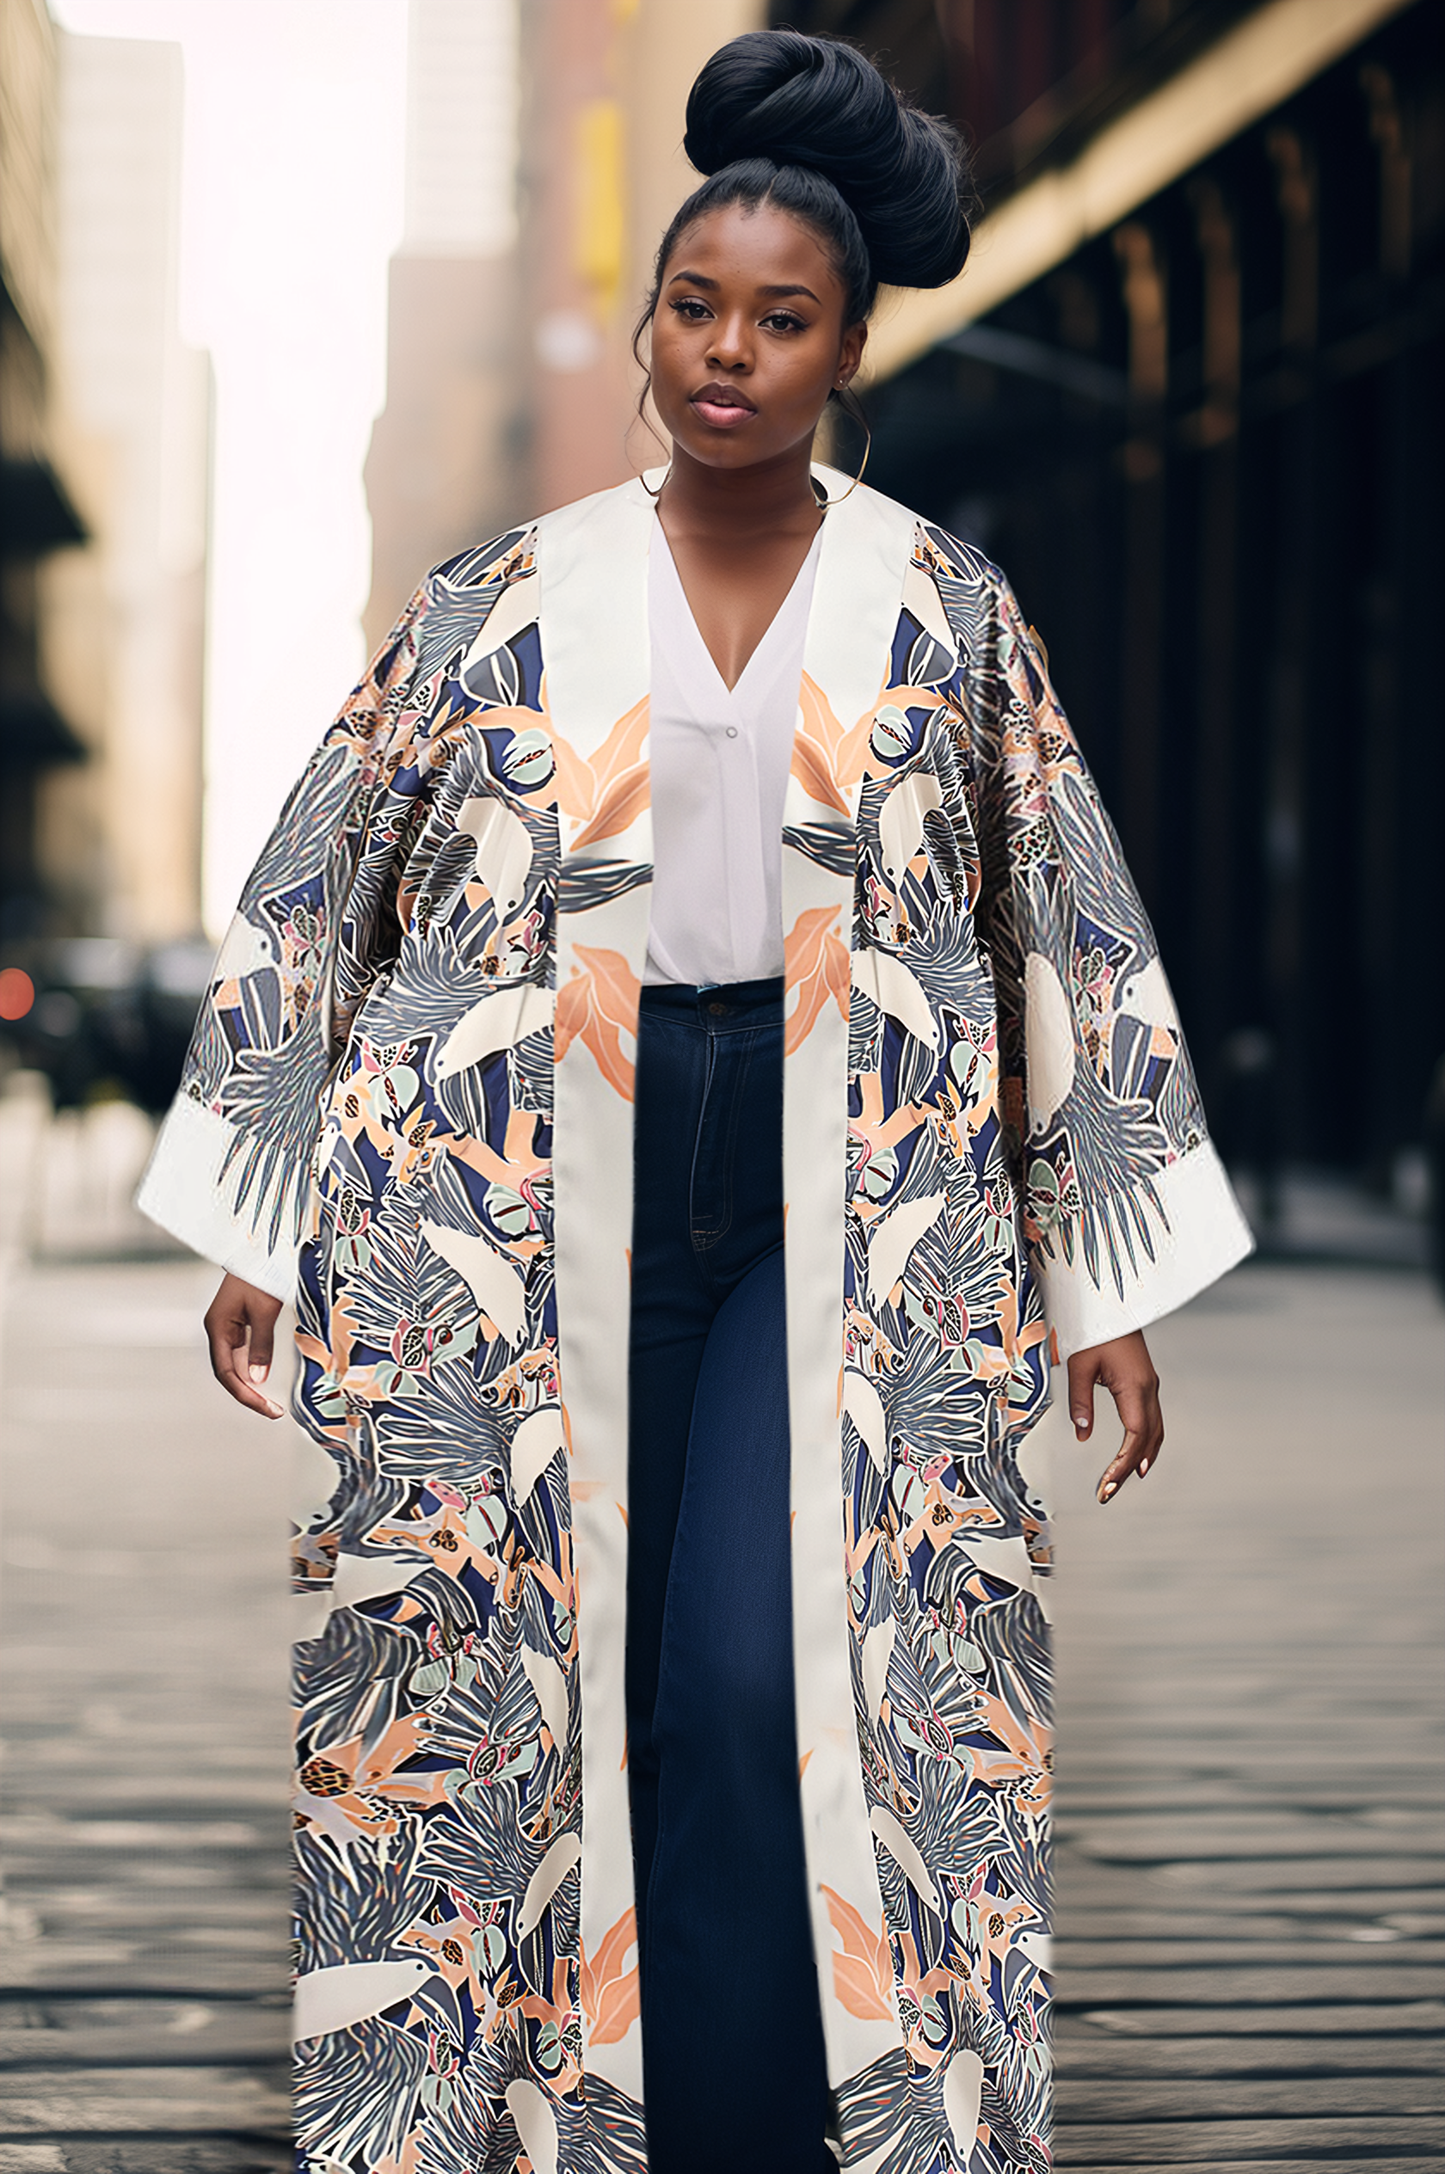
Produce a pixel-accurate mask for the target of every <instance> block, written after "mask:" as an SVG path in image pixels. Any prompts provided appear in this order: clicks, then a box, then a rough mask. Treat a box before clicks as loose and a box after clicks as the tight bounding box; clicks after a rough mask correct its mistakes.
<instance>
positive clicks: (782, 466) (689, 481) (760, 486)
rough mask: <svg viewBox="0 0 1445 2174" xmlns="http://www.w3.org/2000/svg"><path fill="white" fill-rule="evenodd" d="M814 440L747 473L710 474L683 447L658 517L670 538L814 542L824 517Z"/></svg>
mask: <svg viewBox="0 0 1445 2174" xmlns="http://www.w3.org/2000/svg"><path fill="white" fill-rule="evenodd" d="M812 450H813V449H812V440H811V439H810V438H803V439H800V440H799V442H798V444H797V445H795V446H790V447H789V448H788V450H787V451H786V452H785V453H779V454H777V455H775V456H774V458H773V459H771V460H765V461H757V462H755V463H753V465H752V466H750V467H747V468H710V467H708V466H707V465H706V464H705V463H704V462H702V461H700V460H696V459H694V457H693V455H692V454H691V453H688V452H686V451H684V449H683V448H682V447H681V446H677V447H675V448H674V450H673V456H672V467H671V469H670V470H669V471H668V477H667V481H666V483H665V484H664V485H663V488H662V496H661V499H660V501H659V504H658V511H659V512H660V513H661V515H662V521H663V526H664V528H665V529H666V531H667V534H668V536H669V538H672V537H699V538H701V537H707V538H709V539H711V540H713V541H716V542H719V543H722V542H728V543H732V542H736V543H747V542H750V541H752V540H754V539H755V538H756V537H757V536H759V535H760V534H769V535H778V536H782V535H789V534H793V533H796V534H798V535H804V536H811V535H812V534H813V532H814V531H815V530H816V528H817V526H818V522H819V520H820V519H821V515H820V513H819V510H818V501H817V498H816V497H815V495H814V492H813V484H812V472H811V461H812Z"/></svg>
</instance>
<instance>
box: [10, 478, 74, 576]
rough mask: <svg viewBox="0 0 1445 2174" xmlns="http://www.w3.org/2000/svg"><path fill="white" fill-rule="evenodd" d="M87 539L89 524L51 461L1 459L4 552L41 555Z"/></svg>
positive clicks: (18, 554) (21, 556) (30, 555)
mask: <svg viewBox="0 0 1445 2174" xmlns="http://www.w3.org/2000/svg"><path fill="white" fill-rule="evenodd" d="M85 540H86V532H85V524H84V523H83V522H82V520H81V518H80V515H79V514H78V513H77V512H76V510H75V508H74V506H72V504H71V503H70V500H69V498H68V497H67V495H66V491H65V486H64V485H63V484H62V483H61V481H60V479H59V477H58V476H57V475H56V473H55V471H54V469H53V468H52V467H51V466H50V463H49V462H48V461H43V460H6V461H0V553H3V554H4V555H5V557H7V558H38V557H39V556H40V554H41V553H42V552H44V551H58V550H59V549H60V548H61V547H62V546H63V545H65V544H79V543H84V542H85Z"/></svg>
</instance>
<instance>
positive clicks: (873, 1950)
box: [823, 1887, 894, 2023]
mask: <svg viewBox="0 0 1445 2174" xmlns="http://www.w3.org/2000/svg"><path fill="white" fill-rule="evenodd" d="M823 1893H824V1895H825V1897H826V1898H827V1903H828V1915H829V1917H831V1918H832V1920H833V1930H834V1932H835V1933H837V1935H838V1938H839V1939H840V1940H841V1941H842V1943H843V1947H842V1951H841V1953H840V1952H839V1951H838V1950H837V1949H835V1950H834V1952H833V1991H834V1993H835V1994H836V1995H837V1997H838V2000H839V2001H840V2002H841V2004H842V2005H843V2007H845V2008H846V2009H847V2011H848V2013H849V2015H856V2016H861V2017H862V2018H863V2020H864V2021H865V2022H869V2023H875V2022H881V2023H891V2022H892V2021H893V2020H894V2009H893V1958H892V1956H891V1955H890V1954H889V1952H888V1942H887V1940H886V1939H885V1937H884V1935H883V1934H882V1933H881V1932H873V1931H871V1930H870V1928H869V1925H868V1922H867V1920H866V1919H865V1918H863V1917H862V1916H860V1915H859V1913H858V1911H857V1910H855V1909H854V1907H853V1905H852V1903H851V1902H845V1901H844V1900H843V1897H842V1896H841V1895H837V1894H834V1892H833V1890H832V1888H831V1887H825V1888H824V1889H823Z"/></svg>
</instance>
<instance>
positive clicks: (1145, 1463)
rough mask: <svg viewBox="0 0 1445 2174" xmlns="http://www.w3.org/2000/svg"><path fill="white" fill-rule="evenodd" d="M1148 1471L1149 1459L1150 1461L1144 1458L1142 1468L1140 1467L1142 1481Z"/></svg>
mask: <svg viewBox="0 0 1445 2174" xmlns="http://www.w3.org/2000/svg"><path fill="white" fill-rule="evenodd" d="M1148 1469H1149V1459H1148V1458H1147V1457H1145V1458H1144V1459H1143V1460H1142V1462H1141V1463H1140V1466H1139V1477H1140V1479H1143V1477H1144V1475H1145V1473H1146V1472H1147V1471H1148Z"/></svg>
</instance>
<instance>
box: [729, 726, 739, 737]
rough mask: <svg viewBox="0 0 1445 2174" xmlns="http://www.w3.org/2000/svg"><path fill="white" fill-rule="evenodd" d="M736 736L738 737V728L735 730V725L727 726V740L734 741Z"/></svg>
mask: <svg viewBox="0 0 1445 2174" xmlns="http://www.w3.org/2000/svg"><path fill="white" fill-rule="evenodd" d="M737 736H738V728H737V726H736V725H729V726H728V738H729V739H730V740H735V739H736V738H737Z"/></svg>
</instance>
